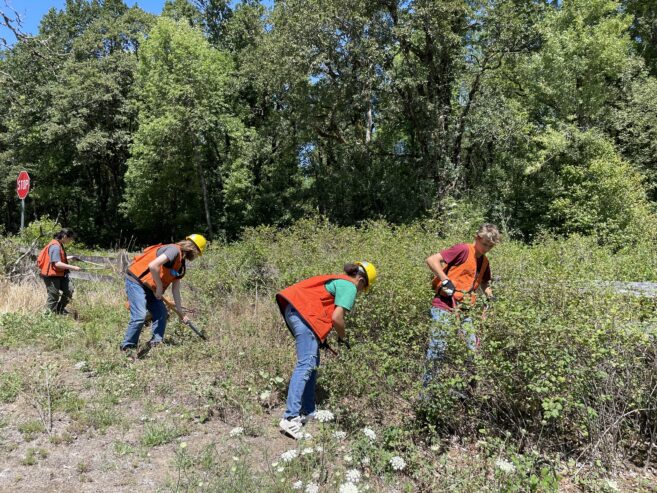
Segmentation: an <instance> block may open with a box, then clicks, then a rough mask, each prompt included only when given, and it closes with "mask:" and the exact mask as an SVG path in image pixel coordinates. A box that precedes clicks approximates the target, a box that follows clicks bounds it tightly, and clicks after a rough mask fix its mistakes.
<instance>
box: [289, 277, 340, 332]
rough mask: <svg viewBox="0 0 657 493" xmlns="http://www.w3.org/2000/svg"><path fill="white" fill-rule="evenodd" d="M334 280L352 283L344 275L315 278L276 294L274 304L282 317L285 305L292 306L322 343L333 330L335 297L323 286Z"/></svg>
mask: <svg viewBox="0 0 657 493" xmlns="http://www.w3.org/2000/svg"><path fill="white" fill-rule="evenodd" d="M335 279H344V280H345V281H349V282H352V279H351V277H349V276H346V275H344V274H329V275H325V276H315V277H311V278H309V279H306V280H304V281H300V282H298V283H296V284H293V285H292V286H290V287H288V288H285V289H284V290H283V291H281V292H280V293H277V294H276V302H277V303H278V308H279V309H280V310H281V314H282V315H283V317H285V308H286V307H287V305H288V304H290V305H292V306H293V307H294V309H295V310H296V311H298V312H299V315H301V318H303V320H304V321H305V322H306V323H307V324H308V325H309V326H310V328H311V329H312V331H313V332H314V333H315V335H316V336H317V337H318V338H319V340H320V341H322V342H324V340H325V339H326V337H327V336H328V334H329V332H331V329H333V312H334V311H335V297H334V296H333V295H332V294H331V293H329V292H328V291H327V289H326V287H325V286H324V285H325V284H326V283H327V282H329V281H333V280H335ZM286 323H287V322H286ZM288 328H289V329H290V331H291V330H292V328H291V327H288Z"/></svg>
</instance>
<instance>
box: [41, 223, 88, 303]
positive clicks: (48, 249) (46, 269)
mask: <svg viewBox="0 0 657 493" xmlns="http://www.w3.org/2000/svg"><path fill="white" fill-rule="evenodd" d="M74 238H75V233H74V232H73V230H72V229H69V228H63V229H62V230H61V231H59V233H57V234H55V236H54V237H53V239H52V240H51V241H50V242H49V243H48V244H47V245H46V246H45V247H44V248H43V250H41V253H39V256H38V257H37V267H38V268H39V274H40V275H41V278H42V279H43V282H44V283H45V285H46V291H47V292H48V301H47V304H48V309H49V310H50V311H51V312H53V313H58V314H65V313H68V312H67V311H66V305H68V303H69V301H71V298H72V297H73V287H72V286H71V283H70V281H69V278H68V273H69V271H79V270H81V269H80V267H78V266H76V265H71V264H69V263H68V261H69V258H70V259H74V258H75V257H67V256H66V251H65V250H64V245H66V244H68V243H70V242H71V241H73V239H74ZM60 293H61V294H60Z"/></svg>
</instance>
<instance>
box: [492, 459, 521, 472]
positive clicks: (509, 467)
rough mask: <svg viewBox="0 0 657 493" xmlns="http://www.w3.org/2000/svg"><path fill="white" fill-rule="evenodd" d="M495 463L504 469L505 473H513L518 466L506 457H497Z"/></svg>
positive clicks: (501, 469)
mask: <svg viewBox="0 0 657 493" xmlns="http://www.w3.org/2000/svg"><path fill="white" fill-rule="evenodd" d="M495 465H496V466H497V467H498V468H499V469H500V471H502V472H503V473H506V474H513V473H514V472H516V466H514V465H513V464H512V463H511V462H509V461H508V460H504V459H497V460H496V461H495Z"/></svg>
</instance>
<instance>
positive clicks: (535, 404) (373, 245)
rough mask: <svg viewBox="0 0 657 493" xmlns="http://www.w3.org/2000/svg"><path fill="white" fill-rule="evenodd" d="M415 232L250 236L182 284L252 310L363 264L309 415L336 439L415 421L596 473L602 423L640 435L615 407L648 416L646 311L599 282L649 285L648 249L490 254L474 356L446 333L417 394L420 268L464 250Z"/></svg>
mask: <svg viewBox="0 0 657 493" xmlns="http://www.w3.org/2000/svg"><path fill="white" fill-rule="evenodd" d="M429 225H430V223H424V224H421V225H420V224H418V225H414V226H411V227H399V228H391V227H390V226H389V225H387V224H385V223H370V224H368V225H367V226H366V227H363V228H361V229H354V228H338V227H335V226H332V225H330V224H328V223H324V222H319V221H304V222H300V223H298V224H296V225H295V226H294V227H292V228H290V229H287V230H285V231H282V232H277V231H274V230H272V229H270V228H260V229H257V230H252V231H247V232H246V233H245V237H244V240H243V241H242V242H240V243H237V244H233V245H228V246H226V247H224V248H222V249H221V252H218V251H216V252H212V253H210V254H209V256H208V257H207V258H205V260H204V261H206V262H209V264H208V267H210V265H211V266H212V268H208V269H204V270H202V271H194V272H193V273H191V279H193V281H192V282H193V283H195V284H196V283H198V285H201V286H205V287H206V291H207V292H208V293H209V295H210V296H215V297H216V300H217V301H218V300H220V299H225V297H226V296H235V295H236V293H240V292H244V291H245V290H248V292H250V293H251V294H252V295H253V294H254V293H255V291H256V289H257V290H258V295H259V297H262V296H263V293H269V296H273V293H274V292H275V291H277V290H278V289H280V288H283V287H285V286H287V285H289V284H292V283H293V282H296V281H298V280H300V279H302V278H305V277H308V276H311V275H316V274H320V273H327V272H339V271H340V270H341V266H342V264H343V263H344V262H347V261H352V260H356V259H366V260H369V261H371V262H373V263H374V264H375V265H376V266H377V269H378V271H379V273H380V278H379V279H380V280H379V282H377V285H376V286H375V287H374V288H373V289H372V290H371V292H369V293H368V294H367V295H363V296H360V297H359V299H358V302H357V307H356V309H355V310H354V312H353V313H350V314H349V316H348V323H347V324H348V333H349V337H350V339H351V340H352V346H353V347H352V349H351V351H347V350H342V351H341V354H340V357H339V363H338V364H335V363H333V362H332V361H330V359H329V362H328V363H326V364H323V365H322V367H321V369H320V373H321V375H320V379H319V382H320V386H321V387H322V388H323V389H324V390H325V391H326V392H327V393H328V395H329V396H330V397H329V400H328V401H327V402H325V403H324V404H322V405H323V406H325V407H329V408H330V409H332V410H334V411H336V412H338V413H339V414H340V416H342V420H343V424H344V425H345V426H347V427H348V428H349V429H357V428H358V427H362V426H364V425H371V424H373V423H376V424H379V425H389V424H392V423H397V422H404V420H405V416H408V415H409V413H417V415H418V416H419V417H421V418H422V421H423V422H424V423H425V424H426V426H427V428H428V429H429V430H430V431H433V432H434V433H437V434H444V433H457V434H459V435H460V436H473V435H476V434H477V433H478V432H477V430H479V429H480V428H488V429H491V430H495V432H499V433H502V432H504V431H508V432H510V433H512V434H514V435H521V436H525V437H526V438H525V439H526V440H530V441H536V442H537V443H538V442H540V443H541V444H542V447H545V448H547V449H551V448H553V449H555V450H561V451H564V452H569V451H572V450H588V451H590V450H591V449H592V448H594V449H595V450H596V453H598V454H601V455H603V456H604V457H605V458H606V459H608V460H611V457H613V452H612V448H613V446H616V445H612V444H609V443H607V442H605V441H604V440H602V438H604V436H605V435H606V433H608V430H607V427H608V426H609V424H610V423H614V429H616V430H618V432H619V433H620V430H621V429H623V430H624V431H623V433H629V434H630V435H633V436H638V435H640V434H641V433H643V432H642V431H641V430H644V429H645V428H644V427H643V426H642V425H641V420H642V419H644V418H646V415H643V416H644V417H643V418H640V417H639V415H641V414H642V412H639V411H637V412H636V413H632V414H631V415H624V412H625V411H621V409H622V408H623V406H624V404H623V403H627V402H632V403H633V409H637V410H639V409H644V408H645V409H648V408H649V407H650V406H649V405H648V404H647V402H648V400H649V399H650V388H651V385H652V384H651V382H653V379H652V377H650V376H649V375H650V372H651V371H652V370H651V369H650V368H651V367H650V364H651V363H650V362H649V360H646V359H645V356H644V355H645V351H646V349H645V348H651V349H648V350H647V351H648V352H649V353H650V352H651V351H653V350H654V344H655V326H654V324H655V322H656V320H655V317H654V314H653V313H652V311H651V310H652V309H653V308H652V304H651V303H650V300H648V299H642V298H640V297H628V296H626V295H623V294H617V293H615V292H614V291H613V289H612V285H611V284H606V283H605V282H604V281H605V280H624V279H628V280H629V279H633V280H636V279H646V280H647V279H655V273H654V271H653V270H652V269H651V268H650V265H652V260H651V259H652V258H653V256H654V255H655V250H654V245H653V243H652V242H646V243H638V244H637V245H636V246H634V247H628V248H627V249H624V250H616V251H615V250H613V249H612V248H611V247H609V246H600V245H599V244H598V242H597V241H596V239H595V238H591V237H589V238H586V237H584V238H581V237H573V238H571V239H569V240H563V239H562V240H558V241H557V240H551V239H546V240H544V242H543V243H537V244H536V245H534V246H533V247H526V246H522V245H521V244H517V243H514V242H508V243H504V244H502V245H501V246H500V247H498V248H495V249H494V250H493V251H492V253H491V255H490V256H491V264H492V268H493V273H494V276H495V277H497V276H500V278H501V280H500V281H499V282H498V283H496V284H495V286H494V289H495V292H496V296H497V297H498V298H499V299H498V301H497V302H496V303H495V305H494V307H493V308H492V310H491V311H489V313H488V317H487V318H486V319H485V320H482V319H481V318H480V317H481V313H482V307H481V306H478V305H475V306H474V307H473V308H472V312H471V316H472V317H473V318H474V323H475V331H476V332H477V333H478V334H479V335H480V337H481V341H482V342H481V349H480V350H479V351H478V352H477V353H476V354H475V355H473V354H471V353H470V352H469V351H468V350H467V348H466V347H465V344H464V343H463V340H462V337H461V336H460V335H459V333H458V331H457V330H455V328H453V329H452V330H448V331H447V332H448V333H447V335H446V339H447V347H448V352H447V355H446V362H445V364H444V366H443V367H442V368H441V370H440V372H439V377H438V378H436V379H434V381H433V383H432V384H431V385H430V387H429V388H428V389H424V390H423V389H422V386H421V380H422V375H423V374H424V371H425V361H424V354H425V351H426V345H427V341H428V336H429V331H430V328H431V325H430V322H429V319H428V313H427V312H428V308H429V305H430V299H431V291H430V288H429V281H430V276H429V273H428V271H427V269H426V267H425V266H424V259H425V258H426V257H427V256H428V255H430V254H431V253H435V252H436V251H439V250H440V249H442V248H444V247H446V246H449V245H450V244H452V243H454V242H456V241H459V240H460V241H469V239H470V235H464V234H462V233H459V235H458V236H452V237H451V238H449V239H439V238H438V237H436V236H435V235H434V234H432V233H431V229H427V227H429ZM635 240H636V238H635ZM614 252H615V253H614ZM256 287H257V288H256ZM279 324H280V325H281V330H283V333H284V334H285V331H284V329H283V327H282V322H281V321H280V320H279ZM281 337H286V335H284V336H281ZM602 389H604V391H603V390H602ZM423 394H424V395H427V396H429V397H428V400H427V399H426V398H421V396H422V395H423ZM621 416H622V417H621ZM648 419H652V418H648ZM603 423H606V424H603ZM621 423H622V424H621ZM616 427H617V428H616ZM537 471H538V476H537V477H538V478H539V479H538V481H539V482H541V481H543V480H544V479H541V478H543V476H542V475H541V474H542V473H540V467H539V468H538V469H537ZM532 474H533V473H532ZM548 476H549V475H548ZM548 476H546V478H547V477H548ZM550 477H551V476H550ZM545 481H547V483H546V484H549V480H548V479H545Z"/></svg>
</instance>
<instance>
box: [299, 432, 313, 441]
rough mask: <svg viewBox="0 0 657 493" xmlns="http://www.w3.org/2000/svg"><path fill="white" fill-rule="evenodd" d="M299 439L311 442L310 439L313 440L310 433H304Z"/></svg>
mask: <svg viewBox="0 0 657 493" xmlns="http://www.w3.org/2000/svg"><path fill="white" fill-rule="evenodd" d="M301 438H302V439H303V440H312V439H313V436H312V435H311V434H310V433H305V432H304V434H303V436H302V437H301Z"/></svg>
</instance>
